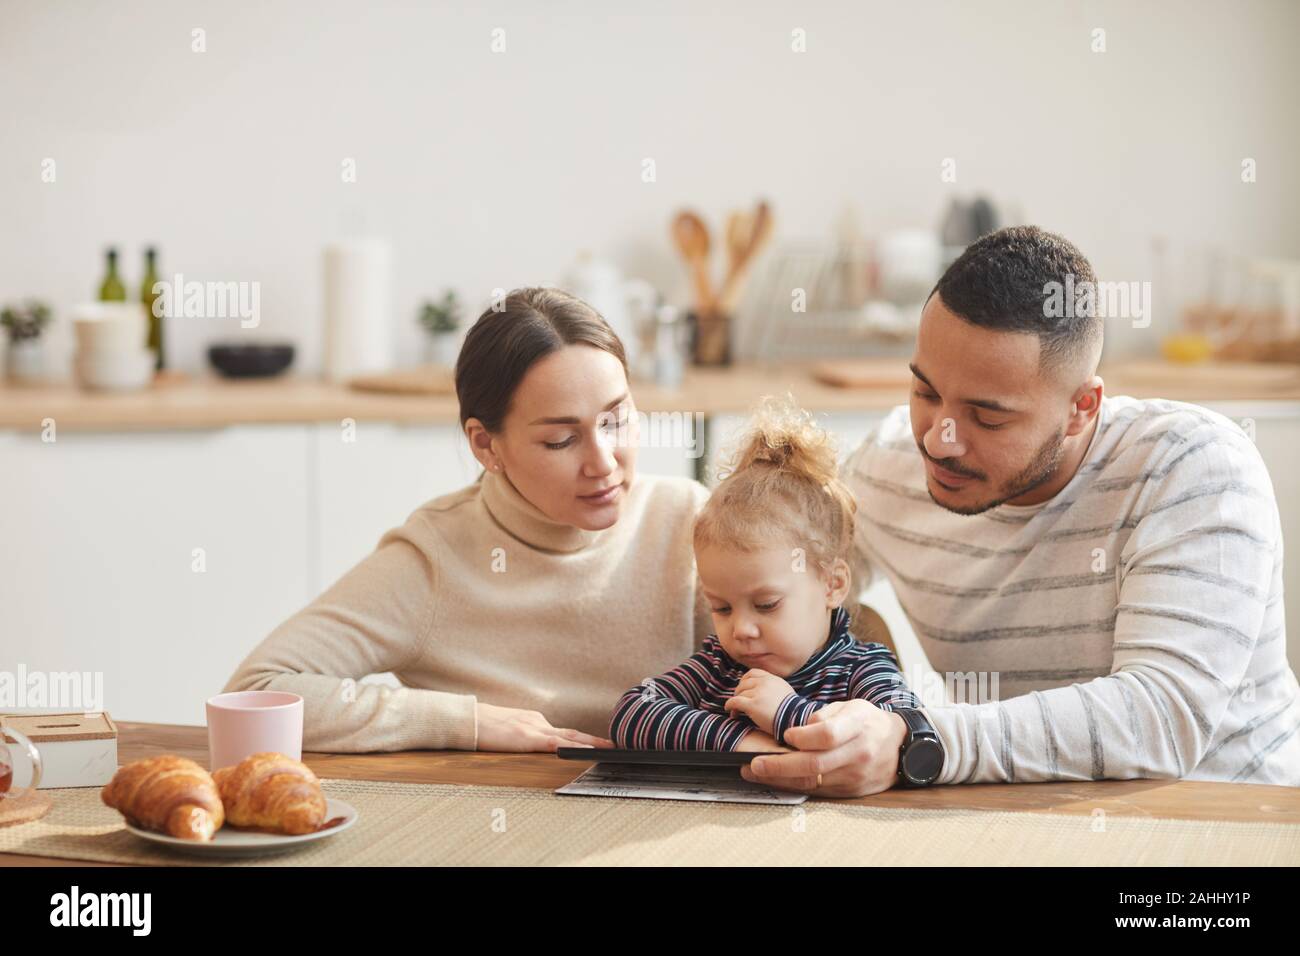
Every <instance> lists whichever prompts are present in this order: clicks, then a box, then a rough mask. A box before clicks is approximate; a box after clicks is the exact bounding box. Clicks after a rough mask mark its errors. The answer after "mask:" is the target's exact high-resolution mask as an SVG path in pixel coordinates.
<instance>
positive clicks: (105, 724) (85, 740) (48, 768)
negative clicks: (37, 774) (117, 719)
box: [0, 712, 117, 790]
mask: <svg viewBox="0 0 1300 956" xmlns="http://www.w3.org/2000/svg"><path fill="white" fill-rule="evenodd" d="M10 728H13V729H14V730H16V731H18V732H19V733H20V734H22V735H23V736H24V737H26V738H27V739H28V740H30V741H31V742H32V743H33V744H35V746H36V749H37V750H38V751H39V752H40V755H41V782H40V784H39V785H38V786H37V789H38V790H51V789H54V788H56V787H101V786H103V785H104V784H106V783H108V781H110V780H112V779H113V774H115V773H116V772H117V725H116V724H115V723H113V718H111V717H109V716H108V714H107V713H99V714H85V713H80V712H79V713H75V714H0V730H8V729H10Z"/></svg>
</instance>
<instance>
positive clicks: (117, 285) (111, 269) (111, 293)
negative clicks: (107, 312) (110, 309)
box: [99, 248, 126, 302]
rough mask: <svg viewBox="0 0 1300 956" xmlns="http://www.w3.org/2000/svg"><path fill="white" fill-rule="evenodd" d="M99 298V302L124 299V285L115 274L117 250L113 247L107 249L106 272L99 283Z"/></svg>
mask: <svg viewBox="0 0 1300 956" xmlns="http://www.w3.org/2000/svg"><path fill="white" fill-rule="evenodd" d="M99 298H100V301H101V302H125V301H126V287H125V286H123V285H122V280H121V279H120V278H118V275H117V250H116V249H113V248H110V249H109V250H108V274H107V275H105V276H104V281H103V282H101V283H100V284H99Z"/></svg>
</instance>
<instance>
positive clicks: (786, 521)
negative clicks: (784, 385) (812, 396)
mask: <svg viewBox="0 0 1300 956" xmlns="http://www.w3.org/2000/svg"><path fill="white" fill-rule="evenodd" d="M837 461H838V455H837V451H836V448H835V441H834V439H833V438H832V437H831V435H830V433H829V432H827V431H826V430H825V429H823V428H821V427H820V426H819V425H818V424H817V423H816V421H815V420H814V419H813V417H812V415H811V414H810V413H808V412H807V411H805V410H803V409H801V408H800V407H799V406H798V404H797V403H796V402H795V401H794V397H793V396H792V395H786V396H785V397H783V398H777V397H773V396H768V397H767V398H765V399H763V401H762V403H761V404H760V406H759V408H758V411H757V412H756V413H755V414H754V416H753V418H752V419H751V421H750V423H749V426H748V427H747V428H746V430H745V432H744V433H742V435H741V436H740V438H739V440H738V442H737V444H736V447H735V449H734V450H733V452H732V453H731V454H730V455H729V456H728V458H727V461H726V464H725V465H724V466H723V468H721V469H720V470H719V472H718V476H717V477H718V478H719V482H718V486H717V488H715V489H714V491H713V494H712V495H711V496H710V497H709V500H708V501H707V502H705V504H704V507H703V508H702V509H701V510H700V513H699V514H698V515H697V516H696V518H695V528H694V534H693V537H694V543H695V547H696V549H697V550H698V549H700V548H702V547H706V546H709V545H717V546H720V547H725V548H732V549H735V550H738V551H743V552H752V551H756V550H758V549H760V548H763V547H770V546H773V545H787V544H788V545H791V546H794V547H803V548H804V552H805V554H806V555H807V556H808V557H809V558H810V559H811V560H813V561H815V562H816V563H817V564H819V565H820V566H821V567H822V568H827V567H829V565H830V564H831V563H832V562H834V561H835V560H836V559H837V558H838V559H843V560H845V561H846V562H847V561H848V558H849V553H850V549H851V548H852V546H853V515H854V513H855V512H856V511H857V502H855V501H854V500H853V494H852V493H851V492H850V491H849V489H848V488H847V487H846V486H845V485H844V483H843V482H841V481H840V480H839V477H838V473H839V469H838V466H837Z"/></svg>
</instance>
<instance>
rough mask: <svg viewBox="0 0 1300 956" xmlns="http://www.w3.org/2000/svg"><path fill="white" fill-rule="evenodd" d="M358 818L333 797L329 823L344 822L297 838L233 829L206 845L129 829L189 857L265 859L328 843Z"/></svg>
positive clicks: (327, 812) (327, 807) (327, 800)
mask: <svg viewBox="0 0 1300 956" xmlns="http://www.w3.org/2000/svg"><path fill="white" fill-rule="evenodd" d="M358 816H359V814H358V813H357V808H356V807H354V806H352V804H350V803H344V802H343V801H342V800H335V799H334V798H333V797H326V798H325V819H326V820H333V819H334V818H335V817H342V818H343V821H342V822H341V823H339V824H337V825H335V826H332V827H330V828H329V829H328V830H317V831H316V832H315V833H302V834H298V835H296V836H290V835H288V834H284V833H259V832H257V831H255V830H236V829H235V828H234V827H231V826H223V827H222V828H221V829H220V830H218V831H217V832H216V833H215V834H214V835H213V837H212V839H211V840H210V841H207V842H205V841H203V840H182V839H181V838H180V837H174V836H168V835H167V834H165V833H157V832H155V831H153V830H141V829H140V828H139V827H133V826H132V825H131V824H129V823H128V824H127V825H126V828H127V829H128V830H130V831H131V832H132V833H134V834H135V835H136V836H138V837H143V838H144V839H146V840H148V841H150V842H151V843H162V844H164V845H165V846H170V847H175V848H176V849H178V850H184V851H186V852H188V853H197V854H199V855H201V856H262V855H264V854H267V853H282V852H284V851H286V850H293V849H296V848H298V847H300V846H302V845H303V844H304V843H312V842H314V841H316V840H324V839H327V838H328V837H332V836H334V834H336V833H342V832H343V831H344V830H346V829H347V828H348V827H350V826H352V824H354V823H356V822H357V817H358Z"/></svg>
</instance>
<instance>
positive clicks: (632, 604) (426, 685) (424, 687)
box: [225, 288, 711, 752]
mask: <svg viewBox="0 0 1300 956" xmlns="http://www.w3.org/2000/svg"><path fill="white" fill-rule="evenodd" d="M455 379H456V395H457V398H458V399H459V402H460V421H461V427H462V429H463V431H464V433H465V436H466V438H467V439H468V440H469V445H470V448H471V450H472V451H473V453H474V457H475V458H477V459H478V461H479V463H480V464H482V465H483V468H484V472H483V474H482V475H480V477H479V480H478V481H477V482H476V483H475V484H473V485H470V486H469V487H468V488H463V489H461V490H460V491H457V492H453V493H452V494H449V495H446V496H444V497H441V498H436V499H434V500H432V501H429V502H427V503H426V504H424V505H422V506H421V507H420V508H418V509H416V511H415V512H413V513H412V514H411V516H410V517H409V518H408V519H407V520H406V523H405V524H403V525H402V526H400V527H398V528H394V529H392V530H390V531H389V532H388V533H387V534H385V535H384V536H383V538H381V539H380V542H379V544H378V545H377V546H376V548H375V551H374V552H373V553H371V554H370V555H369V556H368V557H367V558H365V560H363V561H361V562H360V563H359V564H358V565H357V566H356V567H354V568H352V570H350V571H348V572H347V574H345V575H344V576H343V577H342V578H340V579H339V580H338V581H337V582H336V583H335V584H334V585H333V586H332V587H330V588H329V589H328V590H327V591H325V593H324V594H322V595H321V596H320V597H318V598H317V599H316V600H315V601H313V602H312V603H311V604H309V605H308V606H307V607H305V608H303V609H302V610H301V611H299V612H298V613H297V614H295V615H294V616H293V617H291V618H289V619H288V620H287V621H285V622H284V623H283V624H281V625H280V626H279V627H278V628H276V629H275V630H274V631H273V632H272V633H271V634H270V635H269V636H268V637H267V638H266V640H264V641H263V642H262V643H261V644H260V645H259V646H258V647H257V648H256V649H255V650H254V651H253V652H252V653H251V654H250V655H249V656H248V658H247V659H246V660H245V661H244V662H243V664H241V665H240V667H239V669H238V671H236V673H235V675H234V676H233V677H232V678H231V679H230V681H229V683H227V685H226V688H225V689H226V690H227V691H236V690H279V691H291V692H293V693H295V694H300V695H302V697H303V699H304V701H305V713H304V728H303V746H304V748H306V749H309V750H323V751H335V752H357V751H378V750H385V751H387V750H417V749H424V750H493V751H513V752H522V751H554V750H555V749H556V747H562V746H581V745H587V746H610V743H609V741H608V740H607V739H605V738H604V736H603V735H604V733H605V732H606V731H607V729H608V725H609V715H610V712H611V710H612V708H613V706H614V705H615V703H616V702H617V701H618V699H619V697H620V695H622V693H623V692H624V691H625V690H627V688H628V687H629V686H631V685H633V684H636V683H638V682H639V681H641V680H643V679H644V678H645V677H647V676H648V675H652V674H659V673H662V672H663V671H666V670H667V669H668V668H669V667H671V666H673V664H675V663H677V662H678V661H680V660H683V659H684V658H686V657H689V656H690V655H691V654H692V653H693V652H694V651H695V650H697V649H698V648H699V647H700V646H701V645H702V642H703V640H704V638H705V637H706V636H707V635H708V633H709V631H710V629H711V625H710V619H709V609H708V604H707V603H706V602H705V601H704V599H703V597H702V596H701V595H700V594H698V593H697V588H696V578H695V571H694V567H693V564H692V557H691V523H692V520H693V518H694V516H695V513H696V511H697V510H698V509H699V508H700V507H701V506H702V504H703V502H704V499H705V498H706V497H707V495H708V493H707V492H706V491H705V489H704V488H703V487H702V486H701V485H700V484H699V483H697V482H694V481H691V480H689V479H685V478H663V477H657V476H648V475H640V476H638V475H637V474H636V444H637V442H636V439H637V434H638V432H637V425H636V406H635V404H634V403H633V401H632V396H631V393H630V390H629V387H628V377H627V360H626V358H625V356H624V353H623V345H622V343H621V342H620V341H619V339H618V337H617V336H616V335H615V334H614V332H613V331H612V330H611V329H610V327H609V326H608V325H607V324H606V323H605V320H604V319H602V318H601V316H600V315H599V314H598V313H597V312H596V311H595V310H594V309H592V308H591V307H590V306H588V305H587V304H586V303H584V302H582V301H581V300H579V299H577V298H574V297H573V296H571V295H568V294H566V293H564V292H561V291H559V290H556V289H540V288H530V289H519V290H516V291H514V292H512V293H510V294H509V295H508V296H507V297H506V300H505V303H504V308H503V309H501V310H500V311H494V310H491V309H489V310H488V311H486V312H484V313H483V314H482V315H481V316H480V317H479V319H478V321H477V322H476V323H475V324H474V327H473V328H472V329H470V331H469V334H468V335H467V336H466V338H465V343H464V345H463V347H462V349H461V353H460V358H459V360H458V361H457V363H456V376H455ZM383 671H392V672H393V673H394V674H395V675H396V676H397V678H398V679H399V680H400V681H401V683H402V684H403V685H404V686H403V687H401V688H398V689H394V688H391V687H385V686H379V685H374V684H360V683H358V680H359V678H361V677H364V676H365V675H367V674H372V673H378V672H383Z"/></svg>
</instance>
